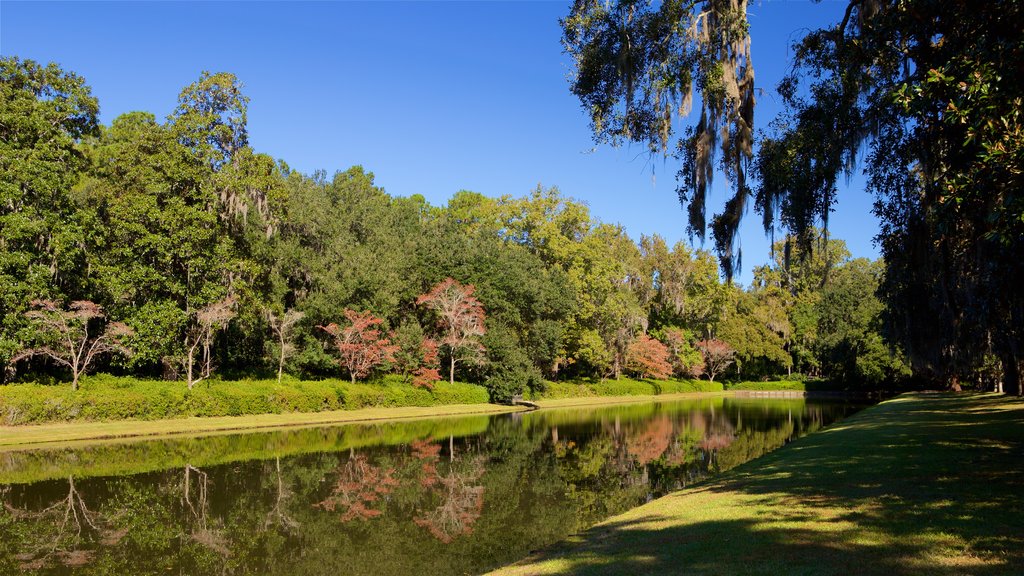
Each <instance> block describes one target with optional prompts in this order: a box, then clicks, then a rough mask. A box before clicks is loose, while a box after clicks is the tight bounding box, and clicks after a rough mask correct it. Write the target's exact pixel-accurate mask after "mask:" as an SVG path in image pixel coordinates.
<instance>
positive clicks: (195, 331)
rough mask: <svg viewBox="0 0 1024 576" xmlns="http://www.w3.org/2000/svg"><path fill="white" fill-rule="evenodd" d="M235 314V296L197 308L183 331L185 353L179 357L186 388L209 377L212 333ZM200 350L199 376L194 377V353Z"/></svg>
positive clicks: (211, 365) (223, 325)
mask: <svg viewBox="0 0 1024 576" xmlns="http://www.w3.org/2000/svg"><path fill="white" fill-rule="evenodd" d="M235 315H236V312H235V297H234V296H228V297H227V298H224V299H223V300H218V301H217V302H214V303H213V304H210V305H209V306H205V307H203V308H200V309H199V310H197V311H196V312H195V314H194V317H193V318H192V322H191V325H190V326H189V328H188V330H186V331H185V355H184V356H183V357H182V358H181V361H182V364H183V365H184V367H185V375H186V377H187V378H188V380H187V381H188V389H189V390H191V389H192V388H193V387H194V386H195V385H196V384H198V383H199V382H202V381H203V380H204V379H206V378H209V377H210V374H211V373H212V372H213V358H212V355H211V354H210V345H211V344H212V343H213V335H214V334H215V333H216V332H217V330H221V329H223V328H225V327H227V325H228V323H229V322H231V319H232V318H234V317H235ZM200 349H201V350H202V353H203V356H202V360H201V362H202V370H201V376H200V377H199V378H198V379H197V378H195V364H196V355H197V354H198V353H199V351H200Z"/></svg>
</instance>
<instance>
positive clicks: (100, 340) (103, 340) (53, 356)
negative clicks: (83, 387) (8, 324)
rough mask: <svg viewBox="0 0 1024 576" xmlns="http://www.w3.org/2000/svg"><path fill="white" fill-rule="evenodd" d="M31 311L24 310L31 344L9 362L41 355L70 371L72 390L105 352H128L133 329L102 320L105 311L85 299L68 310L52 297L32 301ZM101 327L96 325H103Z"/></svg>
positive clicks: (127, 353) (129, 353) (73, 303)
mask: <svg viewBox="0 0 1024 576" xmlns="http://www.w3.org/2000/svg"><path fill="white" fill-rule="evenodd" d="M32 306H33V308H34V309H33V310H29V311H28V312H26V313H25V316H26V317H27V318H28V320H29V322H30V324H31V327H32V330H33V336H32V339H33V341H34V344H33V345H32V346H30V347H27V348H24V349H22V350H21V351H20V352H18V353H17V354H15V355H14V356H13V357H12V358H11V363H12V364H13V363H15V362H18V361H20V360H24V359H27V358H31V357H33V356H44V357H46V358H49V359H50V360H53V361H54V362H56V363H57V364H60V365H61V366H65V367H67V368H69V369H70V370H71V389H72V390H78V380H79V378H80V377H81V376H82V374H85V373H86V371H88V370H89V368H91V367H92V366H93V362H95V360H96V359H97V358H98V357H100V356H103V355H104V354H110V353H119V354H124V355H131V350H130V349H129V348H128V346H127V345H126V343H125V340H126V339H127V338H128V337H129V336H131V335H132V329H131V328H129V327H128V326H127V325H125V324H123V323H121V322H105V321H106V319H107V315H106V312H105V311H104V310H103V307H102V306H100V305H99V304H95V303H93V302H89V301H88V300H78V301H75V302H72V303H71V305H70V306H68V309H67V310H64V309H62V308H60V306H58V304H57V303H56V302H54V301H52V300H35V301H33V302H32ZM104 322H105V325H104V326H103V328H102V330H99V329H97V326H96V324H103V323H104ZM90 330H92V331H90Z"/></svg>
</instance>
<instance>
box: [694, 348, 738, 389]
mask: <svg viewBox="0 0 1024 576" xmlns="http://www.w3.org/2000/svg"><path fill="white" fill-rule="evenodd" d="M694 347H695V348H697V350H700V353H701V354H702V355H703V356H704V372H705V373H706V374H707V375H708V380H710V381H712V382H714V381H715V376H718V375H720V374H721V373H722V372H723V371H725V369H726V368H728V367H729V365H731V364H732V363H733V362H734V361H735V360H734V358H735V357H736V350H735V349H734V348H733V347H732V346H730V345H729V344H728V343H726V342H723V341H721V340H716V339H712V340H701V341H699V342H697V343H696V344H694Z"/></svg>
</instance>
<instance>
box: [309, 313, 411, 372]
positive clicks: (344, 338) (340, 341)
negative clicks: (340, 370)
mask: <svg viewBox="0 0 1024 576" xmlns="http://www.w3.org/2000/svg"><path fill="white" fill-rule="evenodd" d="M345 318H346V320H348V326H346V327H344V328H342V327H341V326H338V325H337V324H335V323H333V322H332V323H331V324H328V325H327V326H321V327H320V328H321V329H322V330H323V331H324V332H327V333H328V334H330V335H331V338H333V339H334V346H335V348H337V349H338V354H339V355H340V356H341V358H340V362H341V365H342V366H344V367H345V369H346V370H348V374H349V377H350V378H351V379H352V383H353V384H355V381H356V380H357V379H362V378H366V377H367V376H369V375H370V373H371V372H373V369H374V368H376V367H377V366H380V365H381V364H383V363H385V362H392V361H394V355H395V352H396V351H397V350H398V347H397V346H395V345H393V344H391V340H390V339H388V338H386V337H383V336H382V332H381V330H380V328H379V326H380V325H381V324H383V322H384V320H382V319H381V318H377V317H376V316H374V315H373V314H372V313H370V312H356V311H355V310H349V309H347V308H346V309H345Z"/></svg>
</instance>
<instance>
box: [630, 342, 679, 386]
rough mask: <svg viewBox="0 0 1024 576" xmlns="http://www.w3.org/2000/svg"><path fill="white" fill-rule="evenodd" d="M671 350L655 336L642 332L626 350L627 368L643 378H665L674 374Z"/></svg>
mask: <svg viewBox="0 0 1024 576" xmlns="http://www.w3.org/2000/svg"><path fill="white" fill-rule="evenodd" d="M669 359H670V356H669V350H668V347H666V346H665V345H664V344H662V343H661V342H658V341H657V340H655V339H654V338H651V337H650V336H647V335H645V334H641V335H640V337H638V338H637V339H636V340H634V341H633V342H632V343H631V344H630V345H629V348H628V349H627V351H626V368H627V369H628V370H630V371H632V372H634V373H635V374H637V375H638V376H640V377H641V378H656V379H660V380H663V379H665V378H668V377H669V376H671V375H672V363H671V362H670V361H669Z"/></svg>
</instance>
